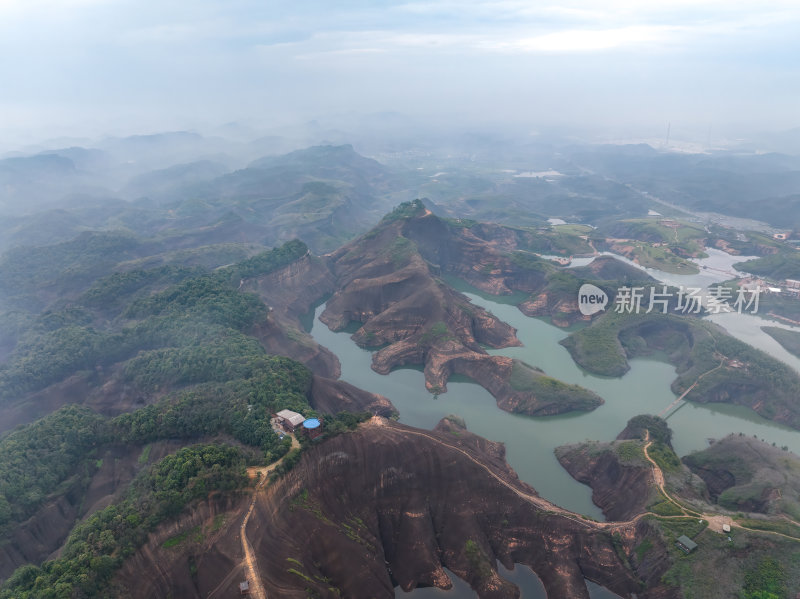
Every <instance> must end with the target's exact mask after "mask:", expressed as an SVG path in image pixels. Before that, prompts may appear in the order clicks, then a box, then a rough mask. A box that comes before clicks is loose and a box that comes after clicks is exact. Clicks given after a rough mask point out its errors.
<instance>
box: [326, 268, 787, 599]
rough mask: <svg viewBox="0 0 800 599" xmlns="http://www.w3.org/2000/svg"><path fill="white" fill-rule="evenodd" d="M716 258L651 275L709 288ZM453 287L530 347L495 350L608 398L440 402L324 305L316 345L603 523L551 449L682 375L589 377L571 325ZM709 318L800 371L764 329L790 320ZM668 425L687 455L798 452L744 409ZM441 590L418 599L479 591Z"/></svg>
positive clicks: (531, 592)
mask: <svg viewBox="0 0 800 599" xmlns="http://www.w3.org/2000/svg"><path fill="white" fill-rule="evenodd" d="M710 258H712V259H715V260H717V262H719V263H718V264H717V263H714V264H713V267H714V268H715V269H718V270H717V272H713V271H709V272H703V273H701V274H700V275H691V276H688V277H681V276H677V275H669V276H667V275H666V273H660V272H658V271H653V270H652V269H648V272H649V273H650V274H652V275H654V276H655V277H656V278H657V279H660V280H665V281H666V282H668V283H670V284H676V285H680V284H684V285H687V286H691V285H697V286H705V285H707V284H708V283H709V282H710V279H717V280H722V279H724V278H726V274H725V273H724V271H727V270H728V269H729V268H730V266H729V264H723V262H724V260H722V259H720V258H719V257H718V256H716V255H715V256H711V257H710ZM712 272H713V274H712ZM709 275H711V276H709ZM448 283H450V284H451V285H453V286H454V287H456V288H458V289H459V290H460V291H462V292H464V293H465V294H466V295H467V297H469V299H470V300H471V301H472V302H473V303H474V304H476V305H479V306H482V307H483V308H485V309H487V310H489V311H491V312H492V313H493V314H494V315H495V316H497V317H498V318H500V319H501V320H503V321H505V322H507V323H508V324H510V325H511V326H513V327H515V328H516V329H517V337H518V338H519V340H520V341H521V342H522V344H523V345H522V347H513V348H507V349H501V350H488V351H489V353H490V354H495V355H504V356H509V357H513V358H518V359H520V360H523V361H525V362H527V363H528V364H531V365H533V366H538V367H539V368H541V369H542V370H544V371H545V373H546V374H548V375H549V376H552V377H555V378H557V379H560V380H562V381H564V382H568V383H574V384H578V385H581V386H583V387H586V388H587V389H591V390H592V391H594V392H595V393H597V394H598V395H600V396H601V397H602V398H603V399H604V400H605V404H604V405H602V406H600V407H599V408H597V409H596V410H594V411H592V412H580V413H573V414H567V415H562V416H550V417H541V418H532V417H527V416H520V415H515V414H509V413H508V412H505V411H503V410H500V409H499V408H497V405H496V403H495V400H494V398H493V397H492V396H491V395H490V394H489V393H488V392H487V391H486V390H485V389H483V387H481V386H479V385H477V384H475V383H472V382H469V381H468V380H465V379H463V378H454V379H452V380H451V381H450V382H449V383H448V385H447V388H448V391H447V393H444V394H442V395H440V396H439V397H438V398H434V396H433V395H431V394H430V393H428V392H427V391H426V390H425V385H424V378H423V374H422V372H421V371H420V370H418V369H410V368H409V369H405V368H404V369H398V370H395V371H393V372H392V373H390V374H389V375H385V376H384V375H379V374H377V373H376V372H375V371H373V370H372V369H371V368H370V365H371V356H372V354H371V352H370V351H368V350H364V349H361V348H359V347H358V346H357V345H356V344H355V343H354V342H353V341H352V340H351V339H350V334H349V333H346V332H342V333H334V332H332V331H330V330H329V329H328V328H327V327H326V326H325V325H323V324H322V323H321V322H320V321H319V315H320V314H321V313H322V311H323V309H324V305H323V306H319V307H318V308H317V309H316V311H315V314H314V319H313V324H312V327H311V334H312V336H313V337H314V338H315V339H316V341H317V342H318V343H320V344H321V345H324V346H325V347H327V348H328V349H330V350H331V351H333V352H334V353H335V354H336V355H337V356H338V357H339V360H340V361H341V364H342V379H343V380H345V381H347V382H349V383H352V384H354V385H356V386H358V387H361V388H362V389H366V390H368V391H372V392H374V393H379V394H381V395H384V396H386V397H388V398H389V399H390V400H391V401H392V403H393V404H394V405H395V407H396V408H397V409H398V410H399V412H400V422H403V423H405V424H409V425H411V426H415V427H419V428H425V429H431V428H433V427H434V426H436V423H437V422H439V420H440V419H441V418H443V417H445V416H447V415H449V414H455V415H457V416H460V417H462V418H463V419H464V420H465V422H466V424H467V428H468V429H469V430H470V431H472V432H474V433H476V434H478V435H481V436H482V437H485V438H487V439H491V440H493V441H500V442H503V443H504V444H505V446H506V451H507V459H508V462H509V464H510V465H511V466H512V467H513V468H514V470H516V472H517V473H518V474H519V476H520V478H521V479H522V480H524V481H525V482H527V483H529V484H530V485H532V486H533V487H534V488H535V489H536V490H537V491H538V493H539V494H540V495H541V496H543V497H545V498H547V499H549V500H550V501H552V502H554V503H556V504H558V505H560V506H562V507H565V508H567V509H569V510H572V511H575V512H578V513H581V514H585V515H587V516H591V517H593V518H595V519H597V520H602V519H604V518H603V515H602V512H600V510H599V508H597V506H595V505H594V504H593V503H592V501H591V490H590V489H589V487H587V486H585V485H583V484H581V483H578V482H577V481H575V480H574V479H573V478H572V477H570V476H569V475H568V474H567V473H566V471H565V470H564V469H563V468H561V466H560V464H559V463H558V461H557V460H556V459H555V456H554V454H553V450H554V449H555V448H556V447H558V446H559V445H565V444H570V443H578V442H581V441H584V440H599V441H611V440H613V439H614V438H615V437H616V436H617V435H618V434H619V432H620V431H621V430H622V429H623V428H624V427H625V424H626V423H627V421H628V420H629V419H630V418H631V417H633V416H636V415H638V414H658V413H659V412H661V411H662V410H663V409H664V408H666V407H667V406H669V405H670V404H671V403H672V402H673V401H674V400H675V395H674V394H673V393H672V391H671V390H670V384H671V382H672V381H673V380H674V379H675V377H676V373H675V369H674V368H673V367H672V366H671V365H670V364H667V363H665V362H661V361H657V360H652V359H636V360H632V361H631V362H630V366H631V368H630V370H629V371H628V372H627V373H626V374H625V375H624V376H622V377H619V378H608V377H599V376H595V375H592V374H589V373H587V372H585V371H583V370H582V369H581V368H579V367H578V366H577V365H576V364H575V362H574V361H573V360H572V358H571V356H570V355H569V352H567V350H566V349H565V348H564V347H563V346H561V345H560V344H559V343H558V342H559V341H560V340H561V339H563V338H564V337H566V336H567V334H568V332H567V331H564V330H563V329H559V328H558V327H555V326H553V325H551V324H549V323H547V322H545V321H543V320H539V319H534V318H528V317H526V316H525V315H524V314H522V313H521V312H520V311H519V310H518V309H517V308H516V306H514V305H513V304H511V303H509V302H505V301H504V299H503V298H492V297H491V296H486V295H485V294H480V292H477V290H475V289H472V288H470V287H468V286H467V285H466V284H465V283H463V282H458V281H448ZM495 300H499V301H495ZM709 319H710V320H713V321H714V322H717V323H718V324H720V325H721V326H723V327H724V328H726V329H727V330H728V331H729V332H730V334H732V335H733V336H735V337H737V338H739V339H741V340H743V341H745V342H747V343H750V344H751V345H753V346H755V347H757V348H759V349H762V350H763V351H766V352H767V353H769V354H771V355H772V356H774V357H775V358H777V359H779V360H781V361H783V362H785V363H787V364H789V365H790V366H791V367H793V368H794V369H795V370H797V371H798V372H800V359H798V358H796V357H794V356H792V355H791V354H789V353H788V352H786V351H785V350H784V349H783V348H782V347H781V346H780V345H779V344H778V343H777V342H776V341H774V340H773V339H772V338H771V337H769V336H768V335H766V334H765V333H763V331H761V330H760V327H761V326H763V325H765V324H770V325H773V326H785V325H780V324H776V323H773V322H768V321H765V320H763V319H761V318H759V317H757V316H750V315H737V314H720V315H715V316H712V317H709ZM785 328H791V327H788V326H787V327H785ZM668 421H669V424H670V427H671V428H672V430H673V446H674V448H675V451H676V452H677V453H678V455H680V456H684V455H686V454H688V453H690V452H692V451H695V450H700V449H703V448H705V447H707V446H708V440H709V439H712V438H720V437H723V436H725V435H727V434H729V433H743V434H746V435H748V436H756V437H758V438H760V439H763V440H764V441H766V442H768V443H775V444H776V445H777V446H779V447H780V446H784V445H785V446H788V447H789V449H790V450H791V451H793V452H794V453H796V454H800V433H798V431H795V430H792V429H790V428H788V427H785V426H782V425H778V424H775V423H773V422H771V421H768V420H765V419H763V418H761V417H760V416H758V415H757V414H755V413H754V412H753V411H751V410H749V409H747V408H744V407H741V406H733V405H726V404H708V405H699V404H690V403H684V404H682V406H681V407H680V408H679V409H678V410H676V411H675V412H673V413H672V415H671V416H670V417H669V420H668ZM503 572H504V575H505V577H506V578H508V579H509V580H512V581H513V582H515V584H517V585H518V586H519V587H520V588H521V589H522V591H523V598H525V599H528V598H529V599H538V598H539V597H542V596H544V595H543V594H541V593H542V590H541V583H540V582H539V581H538V578H536V575H535V574H534V573H533V572H531V571H530V569H529V568H526V567H519V566H518V567H517V568H516V569H515V570H514V571H513V572H508V571H503ZM587 586H588V587H589V590H590V594H591V596H592V597H593V598H594V599H601V598H606V597H615V595H613V594H611V593H609V592H608V591H607V590H606V589H603V588H602V587H599V586H598V585H594V584H593V583H591V582H589V581H587ZM526 589H527V590H526ZM425 593H429V594H428V595H426V594H425ZM436 593H439V594H436ZM442 593H445V592H443V591H440V590H437V589H420V590H417V591H415V592H414V593H413V595H414V597H415V599H417V598H418V597H427V596H430V597H440V596H441V597H453V598H461V597H474V596H475V594H474V592H473V591H471V590H470V589H469V587H468V585H466V583H463V581H457V580H455V579H454V589H453V590H451V591H448V592H446V594H442ZM397 596H398V597H401V596H402V597H404V596H406V594H404V593H402V591H398V594H397ZM408 596H411V595H410V594H409V595H408Z"/></svg>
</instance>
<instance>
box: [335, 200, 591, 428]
mask: <svg viewBox="0 0 800 599" xmlns="http://www.w3.org/2000/svg"><path fill="white" fill-rule="evenodd" d="M446 228H447V225H446V224H445V223H443V222H442V221H441V220H440V219H438V218H437V217H435V216H433V215H431V214H427V215H423V216H419V217H414V218H412V219H398V220H394V221H388V222H384V223H382V224H381V225H379V226H378V227H377V228H376V229H374V230H373V231H372V232H371V233H369V234H367V235H364V236H363V237H361V238H359V239H358V240H356V241H354V242H352V243H350V244H348V245H345V246H344V247H342V248H340V249H339V250H337V251H336V252H334V253H333V254H331V255H330V257H329V265H330V269H331V271H332V272H333V274H334V276H335V277H336V285H337V289H336V292H335V293H334V294H333V296H332V297H331V298H330V300H328V303H327V305H326V308H325V311H324V312H323V313H322V315H321V317H320V319H321V320H322V321H323V322H324V323H325V324H327V325H328V326H329V327H330V328H331V329H333V330H342V329H344V328H346V327H347V326H349V325H350V324H351V323H353V322H355V323H359V324H361V326H360V327H359V329H358V330H357V331H356V332H355V334H354V335H353V339H354V341H355V342H356V343H358V344H359V345H360V346H362V347H375V348H380V349H378V350H377V351H376V353H375V354H374V355H373V358H372V368H373V369H374V370H375V371H376V372H379V373H381V374H388V373H389V372H391V370H392V369H394V368H397V367H400V366H405V365H420V366H423V368H424V372H425V385H426V387H427V388H428V390H429V391H431V392H433V393H443V392H445V391H446V390H447V381H448V379H449V378H450V375H452V374H453V373H458V374H463V375H466V376H469V377H470V378H472V379H473V380H475V381H476V382H477V383H479V384H480V385H482V386H483V387H484V388H486V389H487V390H488V391H489V392H490V393H491V394H492V395H493V396H494V397H495V399H496V400H497V403H498V406H499V407H501V408H502V409H504V410H509V411H514V412H519V413H525V414H538V415H544V414H557V413H560V412H564V411H570V410H572V409H576V408H577V409H587V408H589V409H591V408H592V407H595V406H596V405H599V404H600V403H601V400H599V398H597V401H596V402H595V403H594V405H592V406H589V405H588V404H584V405H583V406H578V405H577V403H576V404H572V403H570V402H564V401H549V400H543V399H541V398H538V397H536V396H535V395H534V394H533V393H532V392H531V391H524V390H517V389H514V388H513V387H512V386H511V384H510V378H511V371H512V365H513V362H512V360H511V359H509V358H504V357H499V356H489V355H488V354H487V353H486V352H485V351H484V349H483V347H482V345H488V346H490V347H494V348H500V347H509V346H514V345H519V340H518V339H517V337H516V331H515V330H514V329H513V328H512V327H510V326H509V325H507V324H506V323H504V322H502V321H500V320H498V319H497V318H496V317H494V316H493V315H492V314H490V313H489V312H487V311H486V310H484V309H483V308H481V307H479V306H475V305H473V304H472V303H471V302H470V301H469V299H468V298H466V297H465V296H464V295H462V294H460V293H458V292H456V291H454V290H453V289H451V288H450V287H448V286H447V285H445V284H444V283H443V282H442V281H441V280H439V279H438V278H437V277H436V276H435V274H434V272H435V271H436V270H437V269H436V268H435V267H434V266H432V265H431V263H430V261H429V260H428V259H426V258H424V257H423V251H422V249H421V247H420V246H421V245H425V244H428V245H429V246H430V247H427V249H426V250H425V252H426V253H427V254H428V256H433V257H436V258H437V259H441V260H445V259H450V258H453V257H454V256H450V257H449V258H448V255H447V253H448V252H451V251H452V252H455V251H458V252H459V253H460V255H461V260H460V261H458V262H448V265H449V266H448V268H451V267H452V268H456V266H454V265H465V264H470V263H471V262H472V260H473V259H476V256H475V255H474V253H475V252H478V253H480V248H484V249H485V248H486V247H487V243H486V242H485V241H481V240H480V239H478V238H476V237H473V238H472V239H470V238H469V237H456V236H454V234H453V233H452V232H451V233H447V231H446V230H445V229H446ZM465 231H469V230H466V229H465ZM406 235H408V237H407V236H406ZM465 235H468V234H467V233H465ZM439 242H441V243H440V244H439V245H435V244H436V243H439ZM449 242H452V243H449ZM448 243H449V244H448ZM470 248H471V249H470ZM470 251H472V252H473V254H470ZM482 255H483V256H484V257H486V256H489V257H491V256H495V255H496V256H500V254H499V253H498V252H494V253H493V254H492V253H487V252H485V251H484V252H483V253H482ZM503 261H504V264H511V261H510V259H508V258H507V257H505V256H503ZM509 268H510V267H509ZM500 272H501V275H502V272H503V269H502V268H501V269H500ZM501 275H498V276H499V277H501V278H495V279H493V280H494V283H491V284H490V286H494V287H496V288H498V289H507V288H506V287H505V283H504V282H503V279H502V276H501ZM484 279H485V277H484Z"/></svg>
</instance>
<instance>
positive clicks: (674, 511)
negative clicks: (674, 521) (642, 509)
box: [647, 495, 683, 516]
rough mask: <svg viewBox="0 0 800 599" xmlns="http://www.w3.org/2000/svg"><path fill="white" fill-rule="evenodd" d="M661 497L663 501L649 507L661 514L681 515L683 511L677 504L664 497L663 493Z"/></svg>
mask: <svg viewBox="0 0 800 599" xmlns="http://www.w3.org/2000/svg"><path fill="white" fill-rule="evenodd" d="M661 497H662V500H661V501H659V502H657V503H654V504H653V505H651V506H650V507H649V508H647V509H649V510H650V511H651V512H653V513H654V514H658V515H659V516H680V515H681V514H682V513H683V512H682V511H681V509H680V508H679V507H678V506H677V505H675V504H674V503H672V502H671V501H669V500H668V499H665V498H663V495H662V496H661Z"/></svg>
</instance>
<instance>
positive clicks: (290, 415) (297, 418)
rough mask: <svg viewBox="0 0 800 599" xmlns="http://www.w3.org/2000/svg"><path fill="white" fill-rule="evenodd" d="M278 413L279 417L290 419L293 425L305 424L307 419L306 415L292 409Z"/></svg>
mask: <svg viewBox="0 0 800 599" xmlns="http://www.w3.org/2000/svg"><path fill="white" fill-rule="evenodd" d="M277 415H278V417H279V418H283V419H284V420H288V421H289V422H290V423H291V424H292V426H299V425H301V424H303V421H304V420H305V416H303V415H302V414H298V413H297V412H292V411H291V410H281V411H280V412H278V414H277Z"/></svg>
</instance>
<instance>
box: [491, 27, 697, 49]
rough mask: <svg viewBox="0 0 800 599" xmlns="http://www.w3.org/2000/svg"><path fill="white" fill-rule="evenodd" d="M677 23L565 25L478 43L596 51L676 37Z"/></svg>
mask: <svg viewBox="0 0 800 599" xmlns="http://www.w3.org/2000/svg"><path fill="white" fill-rule="evenodd" d="M682 33H683V31H682V30H681V29H679V28H677V27H658V26H646V25H640V26H633V27H622V28H618V29H594V30H593V29H566V30H563V31H556V32H553V33H546V34H544V35H538V36H534V37H526V38H520V39H512V40H494V41H484V42H481V43H480V44H479V47H481V48H484V49H488V50H498V51H502V52H595V51H600V50H611V49H614V48H623V47H626V46H636V45H646V44H660V43H663V42H666V41H669V40H674V39H676V36H677V35H678V34H682Z"/></svg>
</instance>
